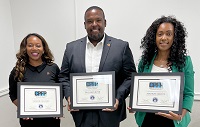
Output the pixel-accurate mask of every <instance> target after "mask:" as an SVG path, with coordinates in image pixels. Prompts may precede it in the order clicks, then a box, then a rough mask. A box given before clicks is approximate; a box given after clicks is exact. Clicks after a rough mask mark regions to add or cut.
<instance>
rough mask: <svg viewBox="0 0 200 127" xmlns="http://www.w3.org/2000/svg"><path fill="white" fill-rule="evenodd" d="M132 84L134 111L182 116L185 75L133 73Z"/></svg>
mask: <svg viewBox="0 0 200 127" xmlns="http://www.w3.org/2000/svg"><path fill="white" fill-rule="evenodd" d="M131 82H132V86H131V93H130V103H129V104H130V105H129V106H130V107H131V110H132V111H141V112H165V113H168V112H169V111H172V112H175V113H178V114H181V112H182V101H183V87H184V73H182V72H177V73H133V74H132V80H131Z"/></svg>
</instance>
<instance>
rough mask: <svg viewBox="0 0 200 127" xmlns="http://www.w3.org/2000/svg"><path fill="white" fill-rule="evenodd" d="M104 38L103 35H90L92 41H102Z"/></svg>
mask: <svg viewBox="0 0 200 127" xmlns="http://www.w3.org/2000/svg"><path fill="white" fill-rule="evenodd" d="M102 38H103V36H102V35H101V34H98V35H90V36H89V39H90V41H98V42H99V41H101V39H102Z"/></svg>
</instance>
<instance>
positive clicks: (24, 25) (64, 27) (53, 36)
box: [10, 0, 75, 66]
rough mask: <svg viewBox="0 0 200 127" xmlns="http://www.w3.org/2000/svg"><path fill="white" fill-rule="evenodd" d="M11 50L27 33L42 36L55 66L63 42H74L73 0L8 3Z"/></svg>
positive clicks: (60, 53) (19, 0)
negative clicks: (12, 42)
mask: <svg viewBox="0 0 200 127" xmlns="http://www.w3.org/2000/svg"><path fill="white" fill-rule="evenodd" d="M10 3H11V12H12V19H13V31H14V41H15V51H18V50H19V45H20V43H21V41H22V39H23V38H24V37H25V36H26V35H27V34H29V33H38V34H40V35H42V36H43V37H44V38H45V40H46V41H47V43H48V44H49V47H50V49H51V50H52V52H53V54H54V57H55V63H57V64H58V65H59V66H60V65H61V62H62V57H63V53H64V49H65V45H66V43H67V42H70V41H72V40H74V39H75V29H74V28H75V16H74V15H75V14H74V13H75V12H74V1H73V0H10Z"/></svg>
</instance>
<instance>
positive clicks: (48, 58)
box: [9, 33, 60, 127]
mask: <svg viewBox="0 0 200 127" xmlns="http://www.w3.org/2000/svg"><path fill="white" fill-rule="evenodd" d="M16 57H17V62H16V66H15V67H14V68H13V70H12V71H11V73H10V77H9V95H10V99H11V101H12V102H13V103H14V104H15V105H16V106H17V105H18V104H17V82H58V74H59V72H60V69H59V67H58V66H57V65H56V64H55V63H53V55H52V53H51V51H50V49H49V47H48V44H47V42H46V41H45V39H44V38H43V37H42V36H41V35H39V34H36V33H32V34H28V35H27V36H26V37H25V38H24V39H23V40H22V42H21V44H20V50H19V52H18V53H17V54H16ZM20 125H21V127H60V119H56V118H24V119H20Z"/></svg>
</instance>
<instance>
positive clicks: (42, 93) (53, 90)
mask: <svg viewBox="0 0 200 127" xmlns="http://www.w3.org/2000/svg"><path fill="white" fill-rule="evenodd" d="M17 102H18V106H17V109H18V110H17V117H18V118H27V117H29V118H42V117H62V116H63V90H62V83H50V82H18V83H17Z"/></svg>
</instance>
